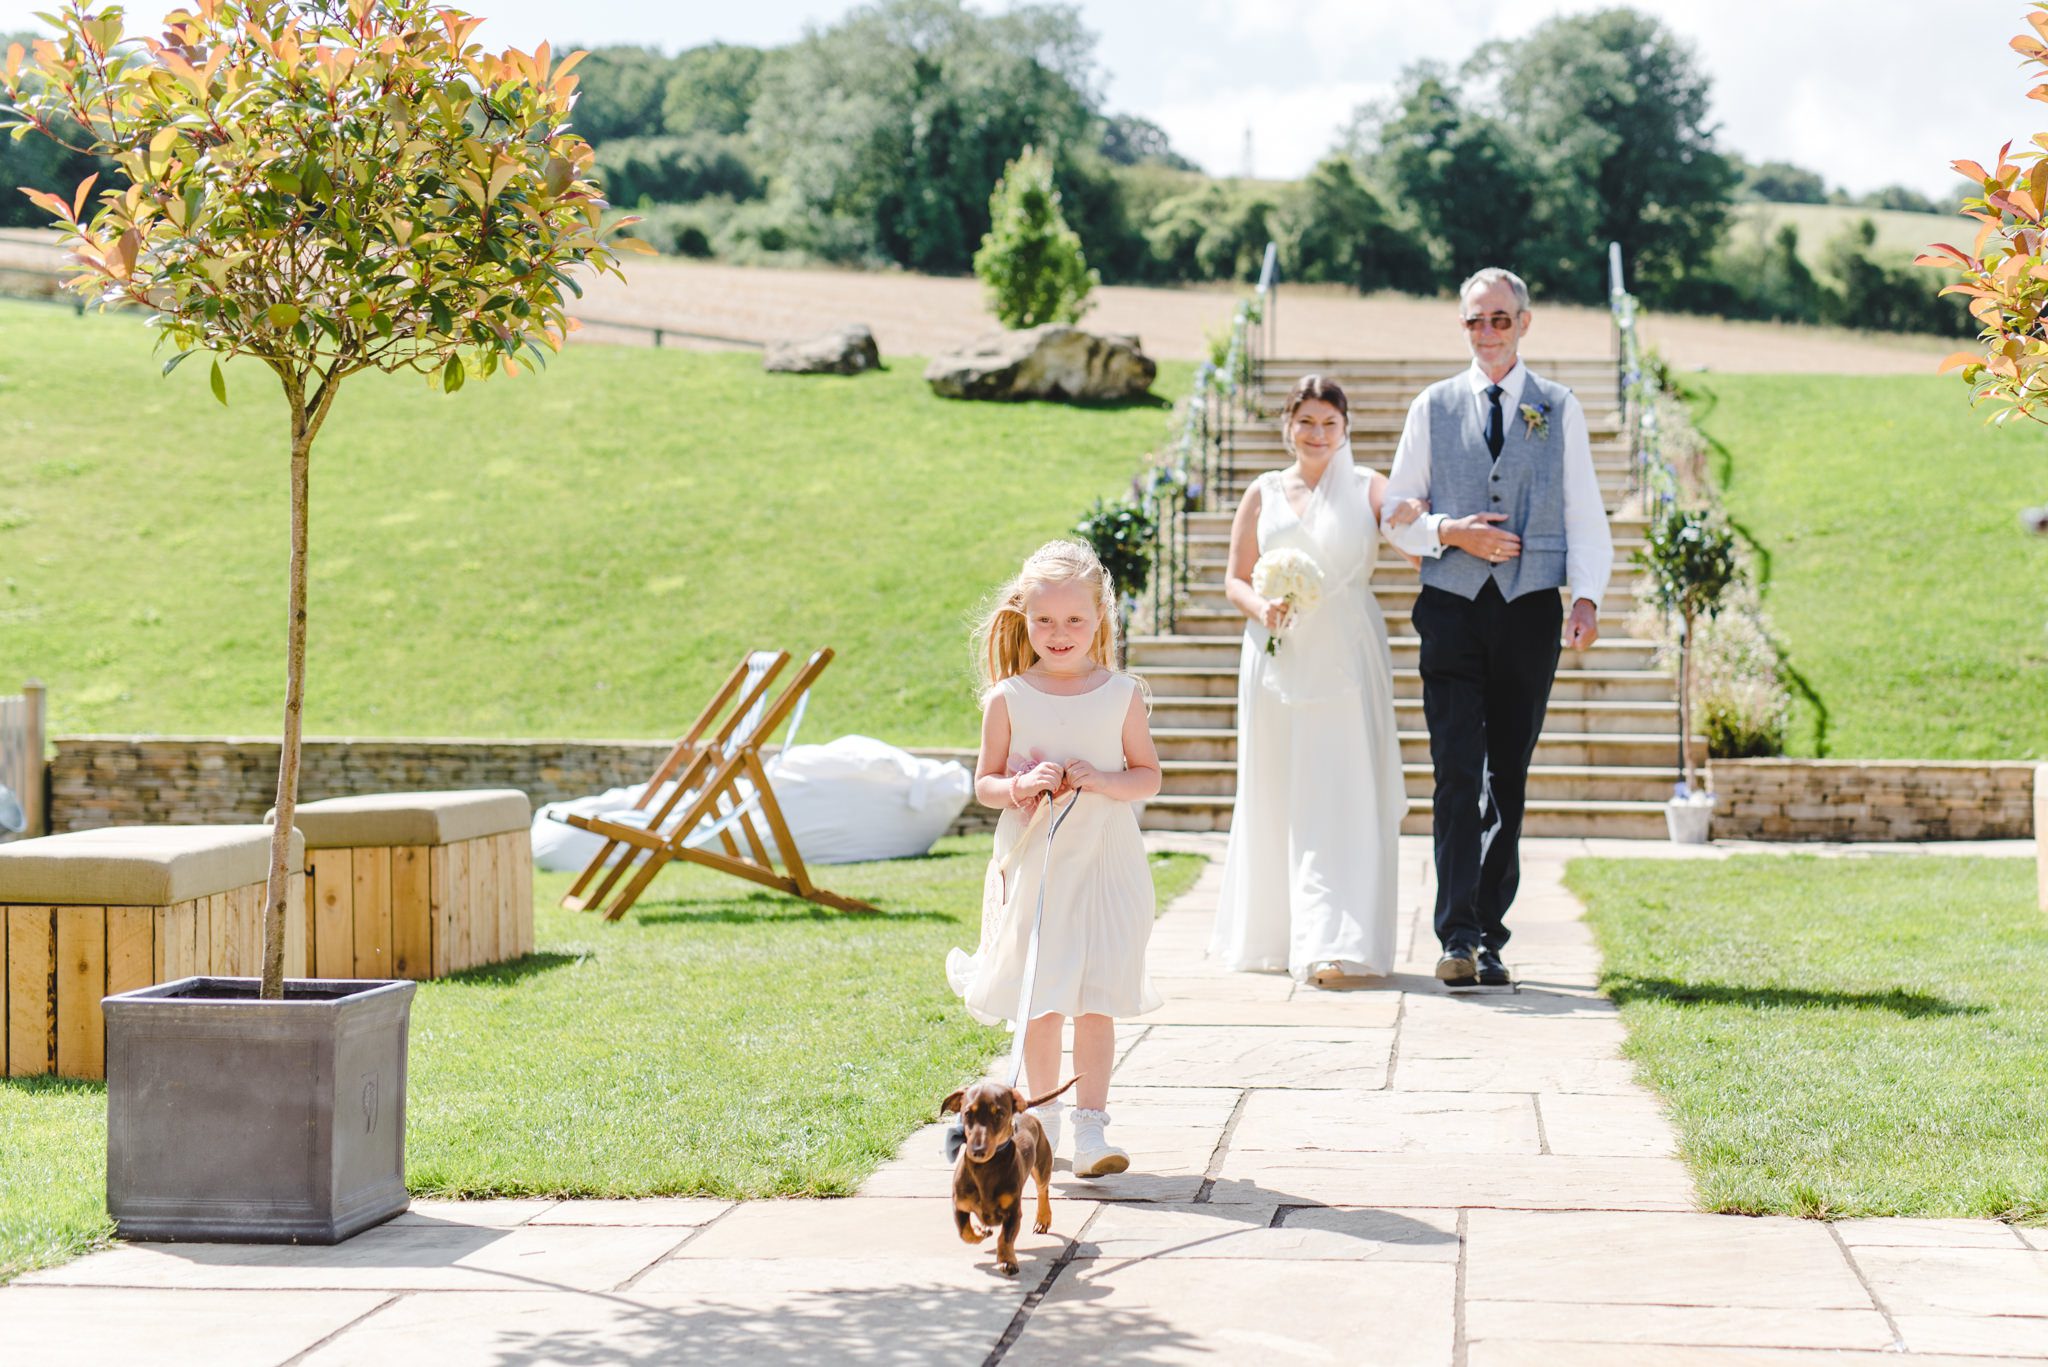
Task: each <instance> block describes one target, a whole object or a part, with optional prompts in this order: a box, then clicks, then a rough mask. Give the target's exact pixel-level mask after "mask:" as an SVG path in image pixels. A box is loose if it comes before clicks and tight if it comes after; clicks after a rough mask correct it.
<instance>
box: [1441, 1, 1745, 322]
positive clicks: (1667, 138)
mask: <svg viewBox="0 0 2048 1367" xmlns="http://www.w3.org/2000/svg"><path fill="white" fill-rule="evenodd" d="M1472 69H1473V73H1474V74H1475V75H1476V76H1478V77H1480V78H1483V79H1490V80H1492V81H1493V82H1494V83H1495V86H1496V92H1497V94H1496V99H1497V102H1498V108H1499V113H1500V115H1501V117H1503V118H1504V119H1505V120H1506V121H1507V122H1508V123H1509V124H1511V125H1512V126H1513V127H1514V128H1515V129H1516V130H1517V131H1518V132H1519V133H1520V135H1521V136H1522V137H1523V138H1524V139H1526V141H1527V146H1528V148H1529V149H1530V150H1531V151H1532V153H1533V154H1534V159H1533V161H1532V163H1530V164H1529V165H1528V166H1527V167H1526V169H1524V171H1523V174H1524V175H1530V174H1534V175H1535V176H1536V177H1537V178H1538V183H1539V184H1543V185H1552V186H1557V187H1560V188H1562V187H1567V186H1568V187H1570V193H1571V196H1572V198H1571V201H1570V202H1571V203H1572V204H1575V205H1584V206H1585V213H1584V214H1583V216H1580V217H1579V218H1578V219H1577V220H1576V221H1573V222H1567V221H1566V220H1565V216H1564V215H1562V214H1553V215H1552V220H1553V225H1554V228H1553V230H1554V231H1555V232H1556V233H1557V234H1558V236H1559V237H1560V239H1561V246H1562V248H1563V250H1562V251H1561V252H1560V253H1559V254H1558V255H1557V259H1556V260H1555V262H1554V263H1550V264H1549V265H1547V266H1546V268H1545V270H1536V269H1534V268H1533V266H1532V270H1531V272H1530V273H1531V275H1532V277H1535V278H1540V277H1541V276H1542V275H1544V274H1546V273H1549V272H1552V271H1554V272H1555V278H1554V279H1551V280H1549V281H1547V282H1546V283H1547V284H1549V286H1550V287H1551V289H1552V290H1553V291H1555V292H1558V293H1562V294H1566V295H1568V296H1570V297H1574V298H1579V299H1587V300H1592V299H1600V298H1604V297H1605V296H1606V292H1607V281H1606V275H1605V270H1604V267H1605V262H1606V253H1607V244H1608V243H1609V242H1619V243H1620V244H1621V249H1622V253H1623V256H1624V258H1625V259H1626V260H1627V261H1628V262H1629V265H1630V269H1631V270H1632V271H1633V272H1634V274H1635V277H1636V279H1637V281H1638V282H1639V287H1638V293H1641V294H1642V295H1643V296H1644V297H1645V298H1647V299H1650V300H1652V301H1654V300H1655V299H1656V298H1657V297H1658V287H1659V285H1660V284H1661V282H1663V281H1666V280H1677V279H1679V278H1682V277H1684V276H1685V275H1687V274H1688V273H1691V272H1695V271H1698V270H1701V269H1703V268H1704V267H1705V265H1706V263H1707V258H1708V256H1709V254H1710V253H1711V252H1712V250H1713V248H1714V245H1715V243H1716V242H1717V241H1718V240H1719V239H1720V235H1721V230H1722V225H1723V223H1724V222H1725V221H1726V218H1727V206H1728V203H1729V199H1730V195H1731V192H1732V190H1733V188H1734V183H1735V177H1736V173H1735V169H1734V167H1733V166H1732V165H1731V164H1730V163H1729V161H1728V159H1727V158H1726V157H1725V156H1723V155H1722V154H1721V153H1720V151H1719V150H1718V149H1717V148H1716V146H1715V144H1714V127H1713V125H1712V124H1711V123H1709V122H1708V115H1709V98H1710V96H1711V93H1712V88H1713V82H1712V81H1711V79H1710V78H1709V77H1708V76H1707V74H1706V72H1705V70H1704V69H1703V68H1702V67H1701V66H1700V64H1699V58H1698V55H1697V54H1696V53H1695V52H1694V50H1693V47H1692V45H1691V44H1690V43H1687V42H1684V41H1683V40H1681V39H1680V38H1678V37H1677V36H1676V35H1675V34H1673V33H1672V32H1671V31H1670V30H1669V29H1667V28H1665V27H1664V25H1663V24H1661V23H1659V22H1658V21H1657V20H1656V19H1654V18H1652V17H1651V16H1649V15H1647V14H1642V13H1639V12H1637V11H1635V10H1629V9H1608V10H1601V11H1599V12H1597V13H1593V14H1580V15H1568V16H1564V17H1560V18H1556V19H1552V20H1549V21H1548V22H1546V23H1544V24H1542V25H1541V26H1539V27H1538V28H1537V29H1536V31H1535V32H1533V33H1531V34H1530V35H1529V36H1528V37H1527V38H1523V39H1519V40H1517V41H1515V42H1513V43H1506V42H1498V43H1491V44H1488V45H1487V46H1486V47H1484V48H1482V49H1480V51H1479V53H1478V54H1477V55H1476V56H1475V57H1474V59H1473V63H1472Z"/></svg>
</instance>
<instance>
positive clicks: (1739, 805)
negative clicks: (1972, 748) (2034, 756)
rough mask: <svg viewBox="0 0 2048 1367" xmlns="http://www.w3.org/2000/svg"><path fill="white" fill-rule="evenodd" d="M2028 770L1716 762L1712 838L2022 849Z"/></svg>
mask: <svg viewBox="0 0 2048 1367" xmlns="http://www.w3.org/2000/svg"><path fill="white" fill-rule="evenodd" d="M2035 767H2036V766H2035V765H2034V764H2033V763H2032V762H2024V763H1997V762H1983V763H1978V762H1972V761H1967V760H1955V761H1951V760H1814V759H1741V760H1715V761H1714V762H1713V764H1712V766H1711V778H1710V786H1711V787H1712V788H1713V790H1714V793H1715V795H1716V797H1717V798H1718V799H1719V801H1718V803H1717V804H1716V806H1715V808H1714V835H1715V837H1716V838H1717V839H1728V840H2023V839H2025V838H2027V837H2028V836H2031V835H2033V834H2034V771H2035Z"/></svg>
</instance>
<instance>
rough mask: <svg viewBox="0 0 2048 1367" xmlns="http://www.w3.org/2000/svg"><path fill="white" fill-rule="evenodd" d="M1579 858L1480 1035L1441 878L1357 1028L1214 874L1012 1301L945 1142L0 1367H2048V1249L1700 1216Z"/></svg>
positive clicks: (597, 1205)
mask: <svg viewBox="0 0 2048 1367" xmlns="http://www.w3.org/2000/svg"><path fill="white" fill-rule="evenodd" d="M1589 848H1590V847H1589V846H1588V845H1587V844H1585V843H1584V842H1577V841H1570V842H1565V841H1556V842H1532V843H1531V846H1530V849H1529V855H1530V858H1529V863H1528V873H1527V877H1526V879H1525V883H1524V892H1523V895H1522V899H1521V901H1520V902H1519V903H1518V905H1517V907H1516V910H1515V914H1514V922H1515V925H1516V939H1515V944H1514V951H1515V952H1514V954H1513V956H1512V958H1513V961H1514V964H1515V966H1516V968H1517V969H1518V971H1519V972H1520V974H1521V976H1522V978H1523V980H1524V989H1523V991H1521V992H1520V993H1519V994H1517V995H1513V996H1490V997H1475V998H1451V997H1447V996H1445V995H1444V994H1443V993H1442V992H1441V991H1440V990H1439V989H1438V988H1437V986H1436V984H1435V983H1434V982H1433V981H1432V980H1431V979H1430V978H1429V977H1428V968H1429V965H1430V963H1431V962H1432V961H1433V958H1434V945H1433V942H1432V940H1431V937H1430V935H1429V933H1428V929H1427V915H1426V912H1425V911H1424V910H1423V908H1424V907H1425V905H1426V902H1427V898H1428V896H1429V890H1428V887H1427V884H1426V879H1427V876H1428V867H1427V852H1426V847H1425V845H1424V843H1423V842H1420V841H1413V840H1407V841H1403V842H1402V857H1403V860H1404V865H1405V866H1404V868H1403V870H1402V874H1403V879H1402V883H1403V887H1404V888H1406V889H1409V890H1410V891H1408V892H1407V893H1406V894H1405V900H1406V902H1407V903H1408V904H1409V915H1408V916H1407V917H1406V925H1405V927H1404V931H1403V935H1402V948H1403V962H1402V964H1401V970H1400V972H1399V973H1398V974H1397V975H1396V976H1395V977H1394V978H1393V979H1392V980H1390V981H1388V982H1386V983H1384V984H1376V985H1374V986H1373V987H1372V988H1370V989H1366V990H1360V991H1355V992H1342V993H1323V992H1317V991H1315V990H1314V989H1307V988H1304V989H1300V990H1299V991H1297V990H1296V989H1295V988H1294V987H1293V985H1292V984H1291V983H1289V982H1287V981H1286V980H1284V979H1280V978H1275V977H1267V976H1253V975H1242V974H1219V973H1216V972H1214V971H1213V970H1211V969H1210V968H1209V967H1208V966H1207V965H1206V964H1205V963H1204V962H1203V959H1202V949H1203V945H1204V942H1205V940H1206V938H1207V934H1208V926H1209V920H1210V915H1211V911H1212V909H1213V906H1214V900H1213V899H1214V889H1215V885H1216V878H1215V874H1216V870H1215V868H1214V867H1213V866H1212V867H1211V869H1210V870H1209V871H1208V873H1206V874H1205V875H1204V877H1203V880H1202V882H1201V883H1200V884H1199V885H1198V886H1197V888H1196V889H1195V890H1194V891H1193V892H1192V893H1190V894H1189V895H1188V896H1187V897H1185V898H1183V899H1181V901H1180V902H1178V903H1177V904H1176V905H1175V906H1174V907H1173V908H1172V909H1171V910H1169V911H1168V912H1167V914H1166V915H1165V916H1164V917H1163V918H1162V919H1161V921H1160V924H1159V928H1158V932H1157V934H1156V936H1155V939H1154V944H1155V947H1156V951H1157V953H1156V958H1155V963H1154V969H1155V976H1156V978H1157V980H1158V981H1159V983H1160V986H1161V988H1162V989H1163V991H1164V992H1165V994H1166V996H1167V999H1168V1004H1167V1006H1166V1007H1165V1009H1163V1010H1162V1011H1160V1012H1158V1013H1156V1014H1155V1015H1153V1016H1150V1017H1147V1018H1146V1019H1145V1020H1144V1021H1143V1022H1142V1023H1137V1024H1134V1025H1133V1027H1131V1028H1129V1029H1128V1030H1127V1031H1126V1032H1125V1034H1124V1037H1123V1039H1122V1041H1121V1042H1120V1043H1121V1061H1120V1063H1119V1065H1118V1071H1117V1077H1116V1084H1115V1088H1114V1091H1113V1093H1112V1096H1111V1105H1112V1108H1113V1110H1114V1112H1115V1114H1116V1123H1115V1126H1114V1133H1115V1135H1116V1137H1117V1138H1118V1139H1119V1140H1120V1141H1121V1142H1122V1143H1124V1144H1125V1145H1126V1146H1127V1147H1129V1148H1130V1149H1131V1150H1132V1154H1133V1160H1134V1161H1133V1171H1132V1172H1131V1173H1130V1174H1126V1175H1124V1176H1122V1177H1118V1178H1114V1179H1108V1180H1105V1181H1102V1182H1099V1183H1088V1182H1081V1181H1077V1180H1075V1179H1073V1178H1072V1177H1070V1176H1068V1175H1066V1174H1065V1173H1061V1174H1059V1176H1058V1177H1057V1179H1056V1181H1055V1188H1056V1197H1055V1202H1054V1230H1055V1233H1054V1234H1052V1235H1047V1236H1030V1235H1026V1236H1025V1238H1024V1239H1023V1240H1022V1241H1021V1243H1020V1253H1021V1255H1022V1261H1023V1271H1022V1274H1021V1275H1020V1276H1019V1277H1017V1278H1016V1279H1014V1280H1012V1279H1008V1278H1004V1277H1001V1276H1000V1275H998V1274H997V1273H995V1272H994V1271H993V1269H992V1266H991V1262H990V1259H989V1257H988V1256H987V1254H986V1253H985V1252H982V1253H977V1252H976V1251H974V1250H971V1249H968V1248H967V1247H965V1246H964V1245H962V1244H960V1243H959V1242H958V1241H957V1239H956V1238H955V1236H954V1234H953V1230H952V1221H951V1219H950V1217H949V1215H948V1211H947V1203H946V1199H945V1197H946V1189H947V1182H946V1170H945V1165H944V1163H943V1161H942V1159H941V1157H940V1154H939V1141H938V1135H937V1131H936V1129H935V1128H934V1129H928V1130H925V1131H921V1132H920V1133H918V1134H915V1135H913V1136H912V1137H911V1139H910V1140H909V1142H908V1143H906V1144H905V1146H904V1148H903V1151H902V1153H901V1155H900V1156H899V1157H898V1158H897V1159H896V1160H895V1161H893V1162H891V1163H889V1164H887V1165H886V1166H884V1167H883V1168H882V1169H881V1170H880V1171H879V1172H877V1173H876V1174H875V1176H874V1178H873V1180H872V1181H870V1182H869V1183H868V1185H867V1186H866V1187H865V1188H864V1189H863V1192H862V1194H861V1195H860V1196H858V1197H856V1198H853V1199H851V1200H843V1201H832V1202H811V1201H805V1202H798V1201H767V1202H753V1203H745V1204H739V1205H734V1204H731V1203H727V1202H718V1201H686V1200H674V1201H632V1202H602V1201H597V1202H554V1201H496V1202H480V1203H474V1204H459V1205H458V1204H441V1203H433V1202H420V1203H418V1204H417V1205H416V1206H415V1207H414V1209H413V1211H412V1212H410V1213H409V1214H407V1215H405V1216H403V1217H401V1218H400V1219H399V1220H397V1221H394V1222H393V1223H392V1224H390V1225H387V1226H385V1227H383V1228H381V1229H377V1230H374V1231H371V1232H370V1233H367V1234H364V1235H362V1236H359V1237H358V1238H356V1239H354V1240H352V1241H351V1242H349V1243H348V1244H346V1245H343V1246H341V1247H339V1248H333V1249H308V1248H250V1247H230V1246H207V1245H197V1246H183V1247H179V1246H146V1245H135V1246H124V1247H121V1248H117V1249H114V1250H111V1251H109V1252H105V1253H101V1254H97V1255H94V1256H92V1257H88V1258H84V1259H81V1260H79V1261H77V1262H74V1263H71V1264H69V1265H68V1266H65V1267H60V1268H54V1269H51V1270H49V1271H46V1272H42V1273H38V1274H34V1275H31V1276H28V1277H24V1278H22V1279H21V1280H20V1281H19V1282H17V1283H16V1284H15V1285H14V1286H12V1287H9V1288H7V1289H5V1290H0V1360H4V1361H6V1362H23V1363H38V1364H42V1363H68V1362H92V1363H102V1362H119V1361H124V1360H130V1359H132V1360H138V1361H148V1362H152V1363H178V1362H185V1361H191V1362H203V1363H206V1364H208V1365H209V1367H214V1365H216V1364H218V1365H221V1367H226V1365H227V1364H239V1363H261V1364H274V1363H282V1362H288V1361H290V1362H297V1361H303V1362H307V1363H318V1364H340V1363H363V1364H374V1367H394V1364H401V1363H409V1362H431V1363H433V1364H434V1367H459V1365H460V1364H468V1363H480V1364H481V1363H491V1364H503V1363H601V1362H602V1363H610V1362H650V1363H652V1362H670V1361H676V1362H684V1361H687V1362H689V1363H691V1364H693V1365H694V1364H709V1363H717V1362H723V1361H728V1360H739V1359H747V1360H753V1361H775V1362H815V1363H855V1364H864V1363H884V1362H886V1363H922V1362H933V1363H946V1364H949V1365H951V1364H960V1363H974V1362H979V1361H994V1360H1000V1361H1001V1362H1003V1363H1005V1364H1017V1365H1019V1367H1021V1365H1022V1364H1033V1363H1066V1362H1089V1363H1129V1364H1139V1363H1145V1364H1150V1363H1177V1362H1203V1363H1212V1364H1215V1363H1238V1362H1254V1361H1256V1362H1259V1363H1261V1364H1264V1363H1287V1362H1344V1363H1357V1362H1370V1363H1375V1364H1408V1363H1414V1364H1424V1365H1426V1367H1510V1365H1511V1364H1524V1363H1529V1364H1535V1363H1572V1364H1590V1365H1592V1367H1600V1365H1601V1364H1609V1363H1613V1364H1629V1365H1630V1367H1634V1365H1635V1364H1643V1363H1657V1364H1673V1365H1674V1367H1684V1365H1685V1364H1694V1363H1698V1364H1715V1365H1716V1367H1719V1364H1729V1363H1745V1364H1748V1363H1756V1364H1779V1363H1783V1364H1788V1365H1789V1364H1807V1363H1862V1362H1869V1363H1880V1362H1891V1361H1898V1360H1900V1359H1901V1358H1902V1357H1905V1358H1906V1359H1907V1360H1910V1361H1913V1362H1919V1363H1941V1362H1962V1361H1973V1362H1978V1363H1983V1362H1985V1361H1986V1360H1987V1359H1990V1358H1998V1359H2002V1360H2005V1361H2012V1360H2015V1359H2022V1358H2026V1357H2029V1356H2031V1357H2035V1358H2038V1359H2041V1360H2048V1230H2030V1231H2021V1232H2016V1231H2014V1230H2013V1229H2011V1228H2008V1227H2006V1226H2004V1225H2000V1224H1994V1223H1990V1222H1984V1221H1917V1220H1916V1221H1901V1220H1865V1221H1853V1222H1843V1223H1838V1224H1834V1225H1827V1224H1819V1223H1814V1222H1810V1221H1799V1220H1789V1219H1762V1220H1756V1219H1739V1218H1732V1217H1724V1216H1714V1215H1703V1214H1698V1213H1695V1212H1694V1211H1693V1210H1692V1197H1691V1188H1690V1185H1689V1183H1688V1181H1687V1179H1686V1175H1685V1172H1684V1170H1683V1168H1682V1167H1681V1166H1680V1164H1679V1162H1678V1161H1677V1159H1676V1158H1675V1157H1673V1145H1672V1135H1671V1130H1670V1127H1669V1126H1668V1124H1667V1123H1666V1122H1665V1120H1664V1118H1663V1116H1662V1115H1661V1114H1660V1112H1659V1110H1658V1107H1657V1105H1656V1103H1655V1102H1654V1100H1653V1099H1652V1098H1651V1097H1650V1096H1649V1095H1648V1094H1647V1093H1646V1092H1644V1091H1643V1090H1642V1089H1641V1088H1640V1087H1638V1086H1636V1085H1635V1083H1634V1082H1633V1081H1632V1080H1631V1077H1630V1071H1629V1067H1628V1065H1627V1064H1626V1063H1624V1062H1623V1061H1622V1060H1621V1059H1620V1057H1619V1049H1620V1046H1621V1040H1622V1030H1621V1025H1620V1023H1619V1021H1618V1020H1617V1019H1616V1016H1615V1012H1614V1009H1613V1008H1612V1006H1610V1005H1609V1004H1608V1003H1606V1002H1605V1001H1603V1000H1602V999H1600V998H1599V997H1598V995H1597V994H1596V992H1595V990H1594V980H1595V974H1596V959H1595V954H1594V951H1593V947H1592V942H1591V938H1590V936H1589V934H1588V932H1587V931H1586V929H1585V927H1584V926H1582V925H1581V924H1580V922H1579V919H1578V908H1577V906H1576V904H1575V903H1574V902H1573V901H1572V900H1571V898H1570V897H1569V896H1568V895H1567V894H1566V893H1565V892H1564V891H1563V889H1562V887H1561V885H1560V883H1559V877H1560V874H1561V872H1562V868H1563V863H1564V860H1565V859H1566V858H1568V857H1570V856H1572V855H1575V854H1578V853H1581V852H1585V851H1587V850H1588V849H1589ZM1614 848H1615V850H1616V852H1622V853H1630V854H1646V853H1652V852H1660V853H1661V852H1666V851H1668V850H1669V847H1666V846H1654V847H1652V846H1645V845H1639V844H1625V845H1621V846H1619V847H1614Z"/></svg>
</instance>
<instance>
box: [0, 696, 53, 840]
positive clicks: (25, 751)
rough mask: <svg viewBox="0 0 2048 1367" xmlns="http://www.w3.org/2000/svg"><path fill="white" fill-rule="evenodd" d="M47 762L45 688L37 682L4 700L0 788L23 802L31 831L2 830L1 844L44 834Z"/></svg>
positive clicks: (1, 708)
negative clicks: (13, 832) (45, 754)
mask: <svg viewBox="0 0 2048 1367" xmlns="http://www.w3.org/2000/svg"><path fill="white" fill-rule="evenodd" d="M45 772H46V765H45V763H44V760H43V686H42V685H41V684H39V683H37V682H35V681H34V680H33V679H31V680H30V681H29V682H28V683H26V684H24V685H22V689H21V692H20V693H19V694H18V695H16V696H14V697H0V786H5V787H6V788H7V789H8V790H9V791H10V792H12V793H13V794H14V796H15V798H16V799H17V800H18V801H19V802H20V803H21V809H22V811H23V812H24V813H26V814H27V816H28V828H27V829H26V830H24V831H22V832H21V833H20V834H18V835H17V834H11V833H9V832H7V831H5V830H0V841H7V840H25V839H27V838H28V837H30V836H35V835H42V834H43V833H44V831H45V829H46V827H47V825H48V818H49V813H48V810H47V808H46V807H45V804H44V801H43V795H44V793H45V791H46V790H47V786H48V785H47V782H46V780H45V778H44V774H45Z"/></svg>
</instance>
